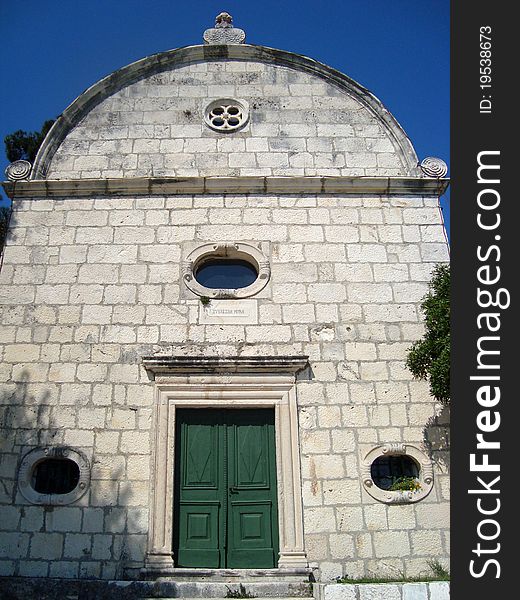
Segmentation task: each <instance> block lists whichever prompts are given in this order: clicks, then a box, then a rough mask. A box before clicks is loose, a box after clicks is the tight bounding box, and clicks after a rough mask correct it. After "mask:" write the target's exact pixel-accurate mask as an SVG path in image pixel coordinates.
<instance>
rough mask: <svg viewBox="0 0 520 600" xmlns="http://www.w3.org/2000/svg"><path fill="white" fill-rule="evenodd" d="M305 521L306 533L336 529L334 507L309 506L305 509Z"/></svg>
mask: <svg viewBox="0 0 520 600" xmlns="http://www.w3.org/2000/svg"><path fill="white" fill-rule="evenodd" d="M303 521H304V525H305V532H306V533H310V534H312V533H326V532H333V531H335V529H336V521H335V518H334V509H333V508H332V507H328V508H325V507H308V508H305V510H304V516H303Z"/></svg>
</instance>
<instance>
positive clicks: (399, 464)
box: [370, 454, 419, 491]
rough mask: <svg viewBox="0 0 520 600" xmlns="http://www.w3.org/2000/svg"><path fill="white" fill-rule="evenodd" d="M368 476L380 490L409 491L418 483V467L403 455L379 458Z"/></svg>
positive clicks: (408, 457) (412, 460)
mask: <svg viewBox="0 0 520 600" xmlns="http://www.w3.org/2000/svg"><path fill="white" fill-rule="evenodd" d="M370 475H371V477H372V480H373V481H374V483H375V484H376V485H377V487H378V488H380V489H382V490H390V491H395V490H400V489H411V488H412V487H414V485H415V481H416V480H417V481H418V478H419V465H418V464H417V463H416V462H415V460H414V459H413V458H411V457H410V456H406V455H404V454H393V455H391V456H379V457H378V458H376V460H374V462H373V463H372V465H371V467H370ZM412 491H413V490H412Z"/></svg>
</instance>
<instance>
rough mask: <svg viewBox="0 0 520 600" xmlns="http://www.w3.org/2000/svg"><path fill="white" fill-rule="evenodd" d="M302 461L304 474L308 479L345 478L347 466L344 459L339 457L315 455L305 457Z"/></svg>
mask: <svg viewBox="0 0 520 600" xmlns="http://www.w3.org/2000/svg"><path fill="white" fill-rule="evenodd" d="M304 459H305V460H303V461H302V473H303V476H304V478H307V479H315V478H316V477H317V478H318V479H322V478H325V477H336V478H339V477H344V476H345V466H344V463H343V457H342V456H339V455H334V454H331V455H321V454H314V455H313V456H310V457H304Z"/></svg>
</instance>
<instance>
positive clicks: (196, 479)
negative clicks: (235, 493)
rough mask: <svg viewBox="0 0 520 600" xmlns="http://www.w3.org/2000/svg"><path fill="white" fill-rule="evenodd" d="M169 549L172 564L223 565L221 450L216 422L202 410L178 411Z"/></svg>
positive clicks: (219, 428)
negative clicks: (171, 549)
mask: <svg viewBox="0 0 520 600" xmlns="http://www.w3.org/2000/svg"><path fill="white" fill-rule="evenodd" d="M178 413H179V415H178V416H179V418H178V422H177V435H176V459H177V463H176V469H175V470H176V473H175V475H176V477H175V479H176V485H175V487H176V490H175V498H176V504H175V511H174V519H175V521H174V522H175V523H176V524H177V527H176V532H175V533H176V535H175V537H174V547H175V548H176V549H177V552H176V554H177V564H178V565H179V566H186V567H198V566H200V567H213V568H218V567H220V566H222V559H223V556H222V554H223V549H222V537H223V534H224V532H223V530H222V517H223V513H224V512H225V506H224V505H225V502H226V494H225V490H224V489H223V487H222V481H223V473H222V465H221V463H222V456H223V455H224V453H225V448H224V445H223V436H222V432H221V427H220V426H219V423H218V422H216V421H215V419H214V417H213V415H212V414H208V413H206V411H194V410H187V411H178Z"/></svg>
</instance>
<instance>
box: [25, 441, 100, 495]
mask: <svg viewBox="0 0 520 600" xmlns="http://www.w3.org/2000/svg"><path fill="white" fill-rule="evenodd" d="M89 483H90V465H89V462H88V460H87V458H86V457H85V456H84V455H83V453H81V452H79V451H78V450H74V449H73V448H64V447H52V448H35V449H34V450H31V451H29V452H28V453H27V454H26V455H25V456H24V457H23V459H22V462H21V464H20V469H19V472H18V488H19V490H20V492H21V494H22V496H23V497H24V498H25V499H26V500H28V501H29V502H31V503H32V504H45V505H54V506H56V505H58V506H59V505H64V504H71V503H72V502H75V501H76V500H79V499H80V498H81V497H82V496H83V495H84V494H85V492H86V491H87V489H88V487H89Z"/></svg>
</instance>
